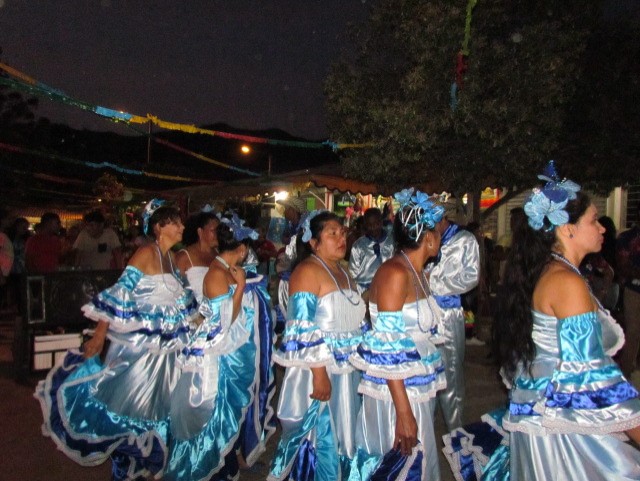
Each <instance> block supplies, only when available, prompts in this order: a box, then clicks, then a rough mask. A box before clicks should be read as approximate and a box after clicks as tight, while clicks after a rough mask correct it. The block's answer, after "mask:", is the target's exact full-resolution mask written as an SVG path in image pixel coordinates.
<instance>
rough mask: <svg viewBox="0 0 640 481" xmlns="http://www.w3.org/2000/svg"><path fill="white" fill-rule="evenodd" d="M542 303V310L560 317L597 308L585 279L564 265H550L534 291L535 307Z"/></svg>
mask: <svg viewBox="0 0 640 481" xmlns="http://www.w3.org/2000/svg"><path fill="white" fill-rule="evenodd" d="M536 303H540V304H541V309H540V310H542V312H545V313H546V314H552V315H553V316H555V317H557V318H558V319H563V318H565V317H571V316H575V315H578V314H584V313H585V312H590V311H593V310H595V309H596V304H595V302H594V300H593V296H592V295H591V292H590V291H589V287H588V285H587V282H586V281H585V279H584V278H583V277H582V276H581V275H579V274H578V273H577V272H573V271H571V270H568V269H566V268H563V267H560V266H558V267H553V266H552V267H550V268H549V269H548V271H547V272H545V273H544V274H543V275H542V276H541V277H540V281H539V282H538V285H537V286H536V289H535V291H534V308H535V307H536ZM549 311H551V312H549Z"/></svg>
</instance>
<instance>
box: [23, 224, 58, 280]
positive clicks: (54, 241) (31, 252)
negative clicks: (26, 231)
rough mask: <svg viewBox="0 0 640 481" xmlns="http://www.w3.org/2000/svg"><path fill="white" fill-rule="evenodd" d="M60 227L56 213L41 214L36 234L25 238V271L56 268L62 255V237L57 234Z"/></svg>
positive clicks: (46, 271) (53, 270) (44, 270)
mask: <svg viewBox="0 0 640 481" xmlns="http://www.w3.org/2000/svg"><path fill="white" fill-rule="evenodd" d="M61 227H62V223H61V222H60V216H58V214H56V213H55V212H45V213H44V214H42V217H41V218H40V223H39V226H38V230H37V232H36V234H35V235H34V236H32V237H30V238H29V239H28V240H27V243H26V245H25V248H24V257H25V265H26V268H27V272H29V273H37V274H47V273H50V272H55V271H57V270H58V267H59V266H60V259H61V258H62V256H63V255H64V247H63V244H62V239H60V236H59V235H58V234H59V232H60V229H61Z"/></svg>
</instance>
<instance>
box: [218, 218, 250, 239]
mask: <svg viewBox="0 0 640 481" xmlns="http://www.w3.org/2000/svg"><path fill="white" fill-rule="evenodd" d="M222 222H224V223H225V224H227V226H229V229H230V230H231V232H232V233H233V238H234V239H235V240H236V241H238V242H239V241H243V240H245V239H247V238H249V239H251V240H258V233H257V232H256V231H255V230H253V229H252V228H250V227H245V225H244V220H242V219H241V218H240V217H238V214H236V213H235V212H233V213H232V214H231V219H229V218H227V217H223V218H222Z"/></svg>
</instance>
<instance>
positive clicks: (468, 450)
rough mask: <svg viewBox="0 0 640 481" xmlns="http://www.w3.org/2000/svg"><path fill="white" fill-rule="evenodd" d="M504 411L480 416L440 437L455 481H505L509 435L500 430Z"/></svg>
mask: <svg viewBox="0 0 640 481" xmlns="http://www.w3.org/2000/svg"><path fill="white" fill-rule="evenodd" d="M504 413H505V409H497V410H495V411H492V412H491V413H489V414H485V415H484V416H482V421H481V422H477V423H473V424H468V425H466V426H464V427H462V428H458V429H455V430H453V431H452V432H451V433H450V434H446V435H445V436H443V441H444V445H445V447H444V449H443V450H442V452H443V453H444V455H445V457H446V458H447V461H448V462H449V465H450V466H451V470H452V471H453V475H454V477H455V478H456V480H457V481H481V480H492V481H508V479H509V435H508V433H506V432H505V431H503V429H502V417H503V415H504Z"/></svg>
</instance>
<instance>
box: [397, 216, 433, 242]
mask: <svg viewBox="0 0 640 481" xmlns="http://www.w3.org/2000/svg"><path fill="white" fill-rule="evenodd" d="M405 209H407V210H410V208H409V207H405ZM417 215H418V213H417V210H414V211H413V212H412V213H410V214H409V219H406V220H407V222H405V223H403V222H402V215H401V212H400V210H398V212H396V216H395V218H394V219H393V242H394V246H395V250H396V252H399V251H401V250H403V249H407V250H410V251H411V250H414V249H417V248H418V247H419V246H420V239H422V236H423V235H424V234H425V233H426V232H427V230H429V229H427V228H426V227H425V228H424V229H423V230H422V233H421V234H420V237H418V238H417V239H414V238H413V237H412V236H411V233H410V230H411V229H410V228H409V227H407V224H414V225H415V224H417V223H418V222H419V219H417V218H416V216H417ZM431 230H432V229H431Z"/></svg>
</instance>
